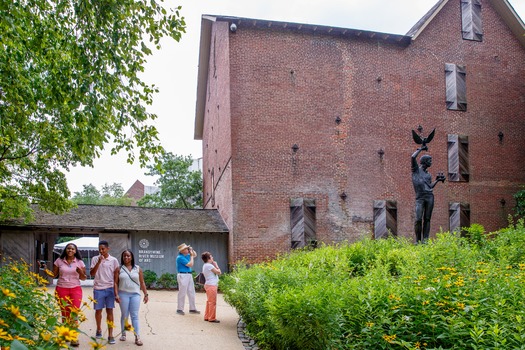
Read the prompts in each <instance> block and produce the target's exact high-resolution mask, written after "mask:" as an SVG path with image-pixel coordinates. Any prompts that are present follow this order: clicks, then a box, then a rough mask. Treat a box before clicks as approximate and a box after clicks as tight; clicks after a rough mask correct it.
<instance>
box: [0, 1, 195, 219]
mask: <svg viewBox="0 0 525 350" xmlns="http://www.w3.org/2000/svg"><path fill="white" fill-rule="evenodd" d="M159 1H160V2H162V0H121V1H114V0H0V42H1V43H2V44H1V45H0V72H1V74H0V219H6V218H12V217H19V216H25V217H26V218H27V217H29V216H30V215H31V208H30V204H32V203H35V204H38V205H39V206H40V208H41V209H43V210H47V211H51V212H55V213H61V212H64V211H66V210H68V209H70V208H72V207H73V206H74V204H73V203H72V202H71V201H69V200H68V198H69V196H70V192H69V189H68V187H67V182H66V178H65V175H64V171H67V170H68V169H69V167H70V166H75V165H81V166H92V165H93V160H94V159H95V158H97V157H99V156H100V154H101V151H102V150H103V149H104V145H106V144H107V143H109V142H112V144H113V146H112V149H111V152H112V154H116V153H117V152H119V151H121V150H122V151H125V152H126V153H127V155H128V162H130V163H132V162H134V161H135V157H136V150H137V149H138V160H139V162H140V164H141V165H143V166H145V165H146V163H147V162H148V161H149V160H150V159H152V160H153V161H156V160H158V157H159V155H160V154H161V152H162V151H163V149H162V147H161V146H160V145H159V143H158V137H157V135H158V132H157V130H156V129H155V128H154V127H153V126H151V125H150V124H151V123H149V121H151V120H153V119H155V118H156V116H155V115H154V114H151V113H148V112H147V111H146V108H145V106H146V105H148V104H151V102H152V97H153V94H154V93H155V92H157V89H156V88H155V86H149V85H148V84H146V83H144V82H143V81H142V80H141V79H140V78H139V74H140V73H141V72H142V71H143V70H144V64H145V62H146V61H145V60H146V57H147V56H148V55H151V54H152V49H157V50H158V49H160V39H161V38H163V37H165V36H168V37H171V38H173V39H175V40H177V41H178V40H179V39H180V37H181V35H182V33H183V32H184V31H185V25H186V24H185V22H184V18H183V17H181V16H180V14H179V10H180V7H178V8H176V9H170V10H166V8H165V7H163V6H162V4H161V3H160V2H159Z"/></svg>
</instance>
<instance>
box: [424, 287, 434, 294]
mask: <svg viewBox="0 0 525 350" xmlns="http://www.w3.org/2000/svg"><path fill="white" fill-rule="evenodd" d="M435 291H436V288H434V287H428V288H425V292H427V293H428V292H435Z"/></svg>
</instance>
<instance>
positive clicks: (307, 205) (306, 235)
mask: <svg viewBox="0 0 525 350" xmlns="http://www.w3.org/2000/svg"><path fill="white" fill-rule="evenodd" d="M290 228H291V231H292V242H291V243H292V244H291V247H292V248H293V249H295V248H303V247H305V246H307V245H315V244H316V239H317V238H316V219H315V200H314V199H304V198H294V199H291V200H290Z"/></svg>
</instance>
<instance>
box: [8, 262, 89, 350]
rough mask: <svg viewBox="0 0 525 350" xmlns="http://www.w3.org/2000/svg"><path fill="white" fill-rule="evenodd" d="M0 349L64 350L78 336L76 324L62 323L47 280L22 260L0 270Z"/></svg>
mask: <svg viewBox="0 0 525 350" xmlns="http://www.w3.org/2000/svg"><path fill="white" fill-rule="evenodd" d="M0 281H1V284H0V285H1V287H0V346H1V348H2V349H4V348H9V347H10V348H11V349H62V348H63V346H64V345H65V344H66V341H70V340H72V339H76V338H77V337H78V334H79V332H78V328H77V327H75V326H74V325H61V324H60V322H59V321H60V319H61V316H60V308H59V305H58V304H57V302H56V300H55V298H54V296H53V295H52V294H50V293H48V291H47V288H46V287H45V285H46V284H47V281H46V280H45V279H43V278H42V277H41V276H39V275H37V274H35V273H33V272H31V271H30V269H29V266H28V265H27V264H26V263H24V262H22V261H18V262H17V261H12V262H10V263H8V264H6V265H3V266H2V267H0Z"/></svg>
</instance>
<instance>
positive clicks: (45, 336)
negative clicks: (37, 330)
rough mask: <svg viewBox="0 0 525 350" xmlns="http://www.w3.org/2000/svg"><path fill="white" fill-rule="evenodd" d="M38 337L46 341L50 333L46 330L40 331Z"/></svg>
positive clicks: (49, 337)
mask: <svg viewBox="0 0 525 350" xmlns="http://www.w3.org/2000/svg"><path fill="white" fill-rule="evenodd" d="M40 337H41V338H42V339H43V340H44V341H45V342H48V341H49V340H50V339H51V333H48V332H45V333H44V332H42V333H41V334H40Z"/></svg>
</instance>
